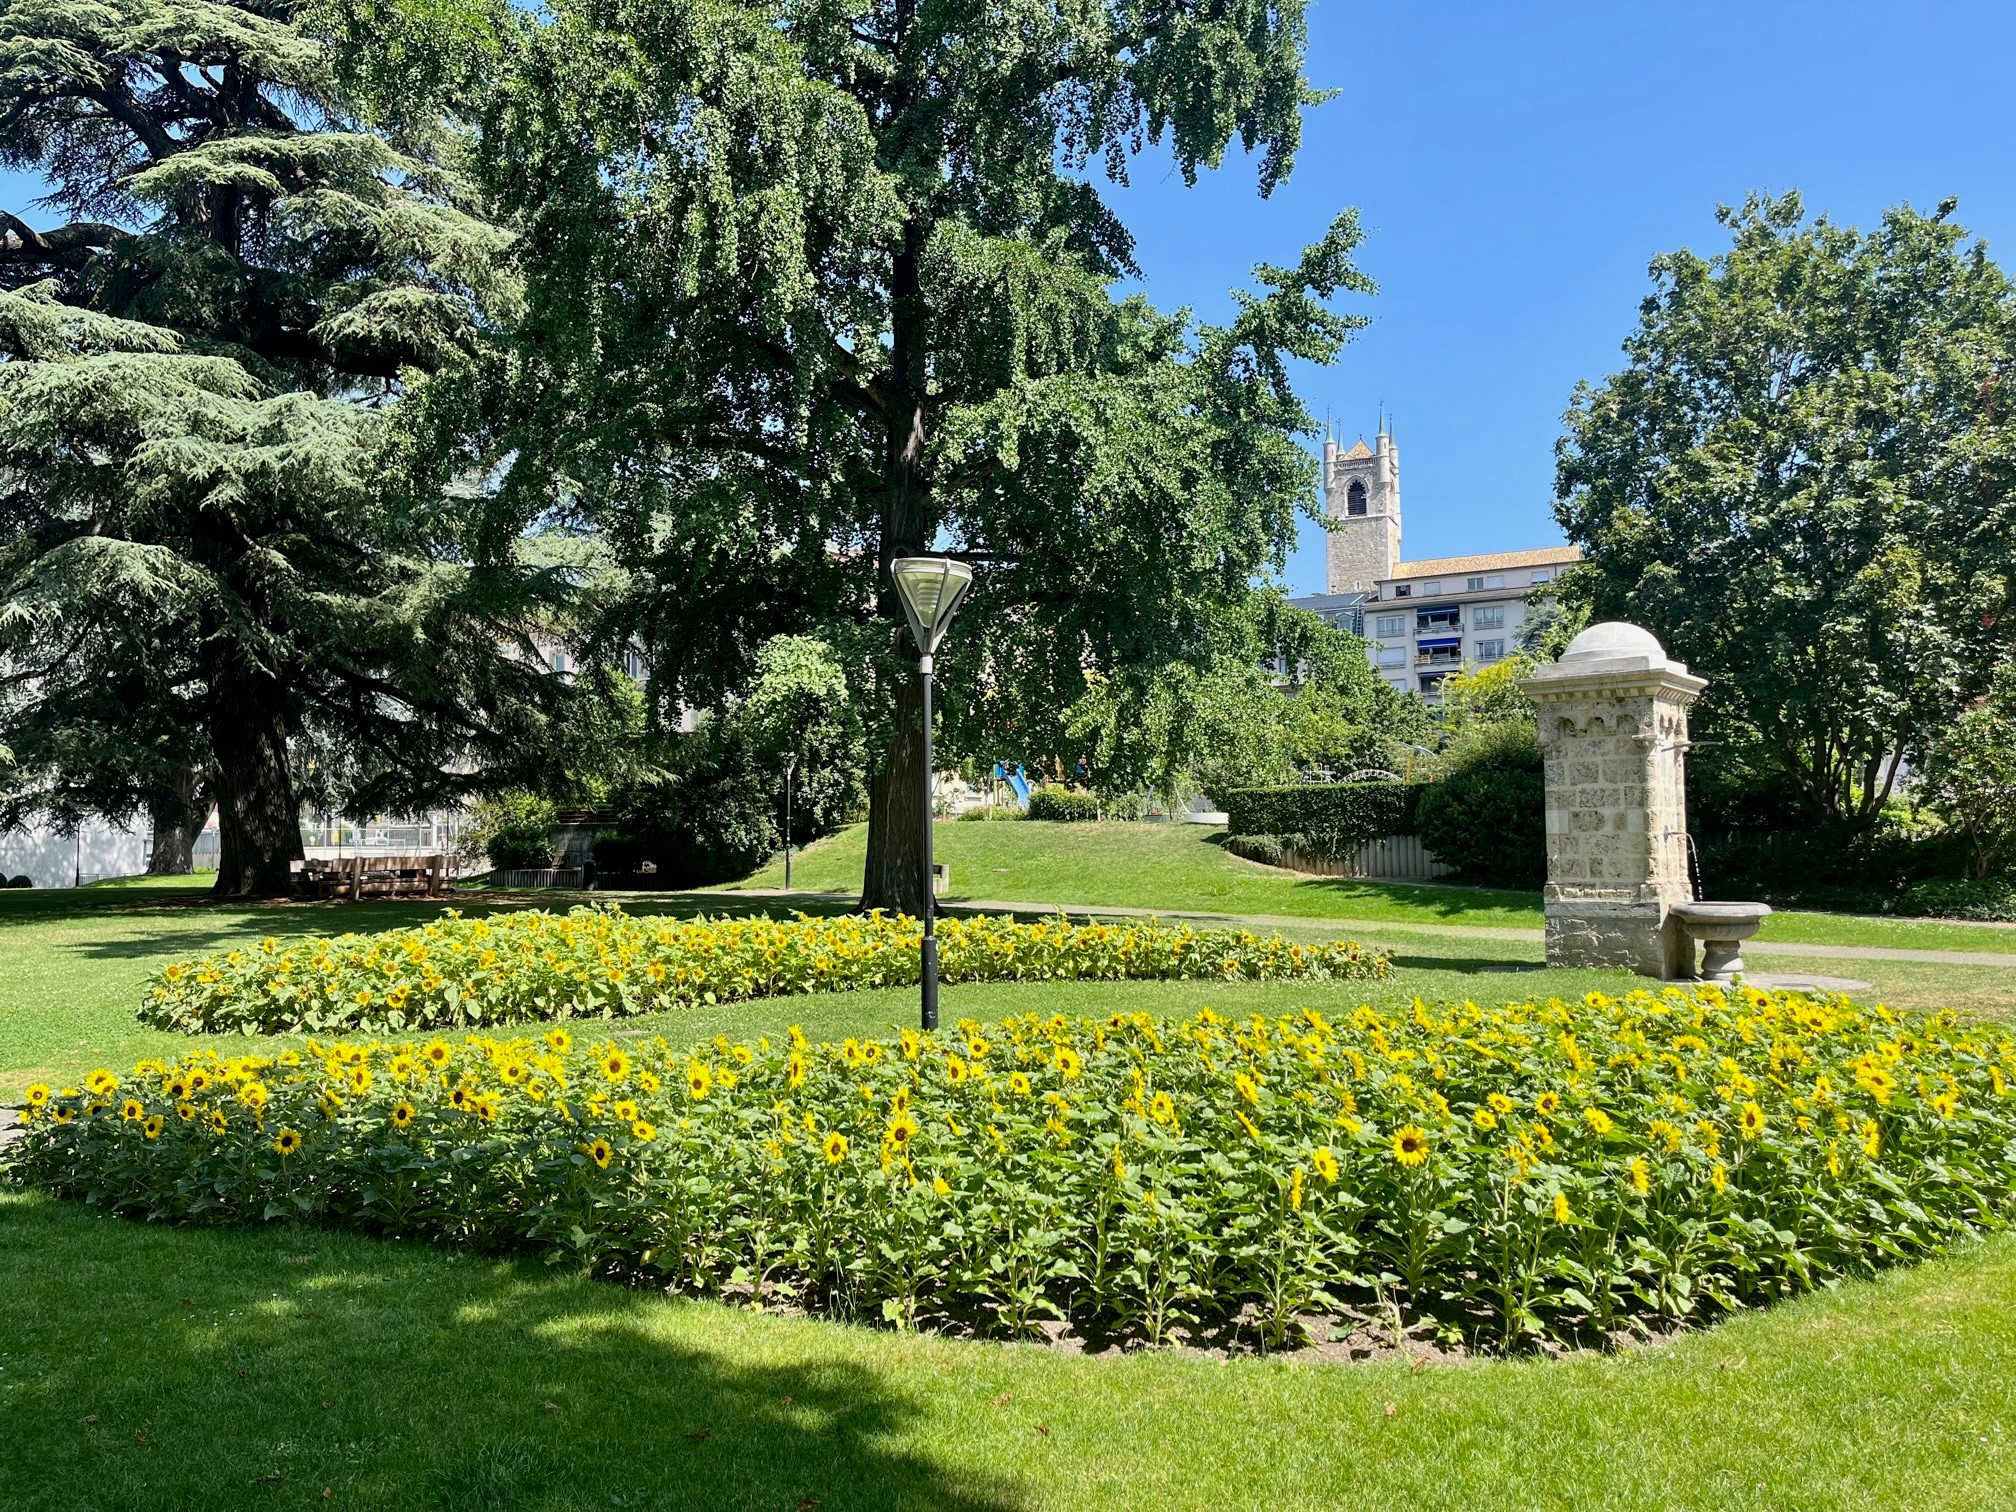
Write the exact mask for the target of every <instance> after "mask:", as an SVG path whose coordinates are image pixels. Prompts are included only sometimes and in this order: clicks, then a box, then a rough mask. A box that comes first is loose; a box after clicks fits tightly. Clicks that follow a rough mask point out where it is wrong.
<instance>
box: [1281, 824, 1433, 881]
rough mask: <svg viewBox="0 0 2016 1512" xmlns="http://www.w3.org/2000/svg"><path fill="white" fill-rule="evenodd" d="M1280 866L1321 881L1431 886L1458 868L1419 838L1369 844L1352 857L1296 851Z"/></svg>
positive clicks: (1384, 838) (1399, 837) (1396, 837)
mask: <svg viewBox="0 0 2016 1512" xmlns="http://www.w3.org/2000/svg"><path fill="white" fill-rule="evenodd" d="M1281 864H1282V865H1283V866H1285V867H1288V868H1290V869H1292V870H1294V871H1299V872H1309V873H1311V874H1312V875H1314V876H1318V877H1350V878H1353V879H1358V880H1363V881H1367V882H1432V881H1434V880H1435V879H1436V878H1437V877H1447V876H1451V875H1453V874H1454V873H1455V870H1456V868H1455V867H1453V866H1445V865H1444V864H1443V863H1442V862H1441V861H1439V860H1437V859H1436V856H1435V853H1434V852H1433V851H1431V850H1429V849H1428V847H1427V846H1425V845H1423V844H1422V843H1421V837H1420V836H1419V835H1385V836H1382V837H1381V838H1380V839H1377V840H1368V841H1366V842H1365V843H1364V844H1363V845H1361V846H1359V847H1358V848H1357V849H1356V850H1354V851H1352V852H1351V853H1350V854H1348V855H1345V856H1341V857H1337V856H1322V857H1318V856H1305V855H1303V854H1301V853H1300V852H1299V851H1296V850H1294V849H1293V848H1288V849H1284V850H1283V851H1282V852H1281Z"/></svg>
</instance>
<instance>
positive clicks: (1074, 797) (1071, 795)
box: [1029, 783, 1099, 824]
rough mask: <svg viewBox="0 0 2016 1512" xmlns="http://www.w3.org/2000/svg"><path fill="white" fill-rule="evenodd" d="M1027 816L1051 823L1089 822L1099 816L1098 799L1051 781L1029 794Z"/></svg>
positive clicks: (1091, 794) (1095, 796)
mask: <svg viewBox="0 0 2016 1512" xmlns="http://www.w3.org/2000/svg"><path fill="white" fill-rule="evenodd" d="M1029 817H1030V818H1031V819H1047V820H1049V821H1050V822H1051V823H1053V824H1090V823H1092V822H1093V821H1095V820H1096V819H1098V817H1099V799H1098V796H1097V795H1096V794H1093V793H1081V792H1078V791H1077V790H1075V789H1073V788H1067V787H1061V786H1058V785H1057V784H1055V783H1052V784H1050V785H1049V786H1047V787H1039V788H1038V789H1036V791H1035V792H1033V793H1031V794H1030V795H1029Z"/></svg>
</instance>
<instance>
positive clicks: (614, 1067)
mask: <svg viewBox="0 0 2016 1512" xmlns="http://www.w3.org/2000/svg"><path fill="white" fill-rule="evenodd" d="M596 1063H597V1064H598V1065H600V1066H601V1067H602V1074H603V1075H604V1076H606V1077H608V1078H609V1080H611V1081H612V1082H614V1081H621V1080H623V1078H624V1077H626V1076H628V1075H629V1074H630V1057H629V1056H627V1055H625V1054H624V1053H623V1052H622V1051H621V1050H619V1049H617V1048H616V1047H615V1046H614V1045H611V1046H609V1047H608V1048H607V1049H606V1050H604V1051H603V1052H602V1053H601V1054H600V1055H599V1056H597V1057H596Z"/></svg>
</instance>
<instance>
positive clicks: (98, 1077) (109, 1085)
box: [84, 1070, 119, 1097]
mask: <svg viewBox="0 0 2016 1512" xmlns="http://www.w3.org/2000/svg"><path fill="white" fill-rule="evenodd" d="M84 1085H85V1086H86V1087H87V1088H89V1089H90V1091H91V1092H92V1094H93V1095H94V1096H97V1097H106V1096H109V1095H110V1094H112V1093H114V1092H116V1091H118V1090H119V1078H118V1077H116V1076H114V1075H113V1074H112V1073H111V1072H110V1071H102V1070H101V1071H93V1072H92V1073H91V1074H90V1075H89V1076H87V1077H85V1078H84Z"/></svg>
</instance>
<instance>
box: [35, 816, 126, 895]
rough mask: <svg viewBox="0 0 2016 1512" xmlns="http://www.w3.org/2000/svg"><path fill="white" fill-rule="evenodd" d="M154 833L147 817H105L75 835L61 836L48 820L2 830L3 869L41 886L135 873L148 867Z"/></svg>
mask: <svg viewBox="0 0 2016 1512" xmlns="http://www.w3.org/2000/svg"><path fill="white" fill-rule="evenodd" d="M153 843H154V836H153V832H152V830H151V829H150V828H149V826H148V824H147V821H146V820H144V819H139V820H135V821H134V822H133V823H132V824H130V825H124V826H121V825H114V824H108V823H106V822H105V821H104V820H102V819H93V820H90V821H88V822H86V823H85V825H84V826H83V828H82V829H80V830H79V831H78V832H77V833H76V834H75V835H59V834H57V833H56V832H55V831H54V830H52V829H49V828H48V827H46V826H43V825H35V826H32V827H30V828H28V829H18V830H8V831H5V832H4V833H0V873H5V874H6V875H7V876H8V877H10V878H12V877H18V876H20V875H22V874H23V873H26V874H27V875H28V876H29V877H31V878H33V879H34V882H35V885H36V886H37V887H71V886H74V885H75V884H76V882H77V880H78V873H79V871H80V870H81V871H82V873H83V877H82V880H84V881H86V882H96V881H98V880H100V879H101V878H104V877H134V876H138V875H139V874H140V873H141V872H144V871H145V870H147V856H148V852H149V851H150V850H152V848H153Z"/></svg>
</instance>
